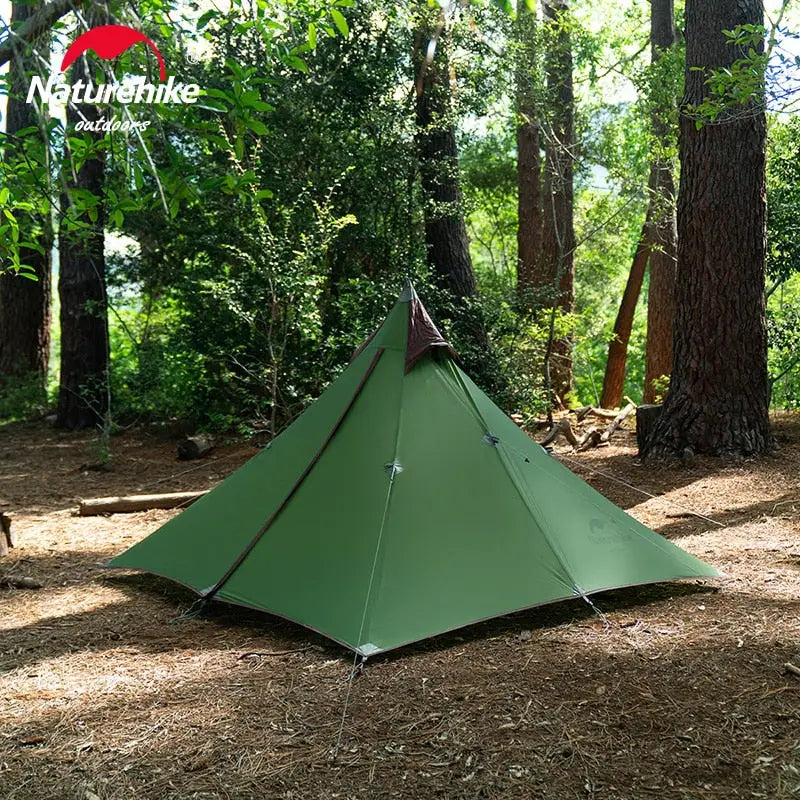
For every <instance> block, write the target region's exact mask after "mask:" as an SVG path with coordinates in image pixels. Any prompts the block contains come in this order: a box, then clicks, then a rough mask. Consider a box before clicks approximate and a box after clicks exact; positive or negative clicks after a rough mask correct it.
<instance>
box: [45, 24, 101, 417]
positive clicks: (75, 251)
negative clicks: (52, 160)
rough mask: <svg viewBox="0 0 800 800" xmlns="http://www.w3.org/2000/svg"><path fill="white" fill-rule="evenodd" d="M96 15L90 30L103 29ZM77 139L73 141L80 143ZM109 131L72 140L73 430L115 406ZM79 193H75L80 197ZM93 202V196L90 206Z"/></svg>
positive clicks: (67, 408) (65, 332)
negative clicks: (107, 239) (107, 244)
mask: <svg viewBox="0 0 800 800" xmlns="http://www.w3.org/2000/svg"><path fill="white" fill-rule="evenodd" d="M104 17H105V15H104V14H102V13H101V12H96V13H95V14H93V15H92V17H91V18H90V27H94V26H95V25H100V24H103V22H104V21H105V19H104ZM71 78H72V80H73V81H75V80H78V79H81V80H84V81H86V82H92V81H93V80H94V78H95V73H94V66H93V63H92V61H91V60H90V59H88V58H87V56H86V55H82V56H81V57H80V58H79V59H78V60H77V61H76V62H75V65H74V66H73V67H72V68H71ZM102 116H103V112H102V110H101V109H100V108H98V107H97V106H95V105H86V104H81V105H78V106H73V105H70V106H69V107H68V108H67V133H68V136H69V135H70V134H72V135H75V134H74V126H75V124H76V123H77V122H78V121H79V120H81V119H86V120H89V121H94V120H97V119H100V118H101V117H102ZM77 143H78V142H77V140H76V141H74V142H73V143H72V144H73V145H75V144H77ZM103 148H104V142H103V134H102V133H94V132H92V133H85V134H83V139H82V140H81V141H80V146H79V147H74V146H72V145H71V144H70V141H69V138H68V140H67V146H66V152H65V154H64V185H65V186H66V189H67V191H66V192H64V194H63V195H62V198H61V210H62V222H61V226H60V231H59V243H58V252H59V281H58V292H59V297H60V299H61V381H60V386H59V393H58V413H57V424H58V425H59V426H60V427H64V428H69V429H71V430H80V429H83V428H88V427H93V426H95V425H98V424H99V423H101V422H102V421H103V420H104V418H105V414H106V411H107V409H108V381H109V341H108V314H107V307H108V301H107V296H106V266H105V248H104V224H105V203H104V200H103V194H104V171H105V155H104V149H103ZM72 190H78V191H76V192H75V196H74V197H73V195H72ZM87 198H91V199H90V200H88V202H87Z"/></svg>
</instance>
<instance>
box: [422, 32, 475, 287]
mask: <svg viewBox="0 0 800 800" xmlns="http://www.w3.org/2000/svg"><path fill="white" fill-rule="evenodd" d="M417 35H418V44H417V48H416V49H417V52H419V53H421V54H422V56H423V59H422V60H421V61H419V62H418V72H417V84H416V88H417V133H416V139H417V148H418V151H419V164H420V174H421V178H422V190H423V193H424V195H425V201H426V203H425V242H426V244H427V248H428V264H429V265H430V266H431V268H432V270H433V272H434V274H435V276H436V278H437V280H438V282H439V283H440V285H441V286H442V287H444V288H446V289H448V290H449V291H450V293H451V294H452V295H453V296H454V297H456V298H458V299H463V298H465V297H472V296H473V295H474V294H475V291H476V286H475V273H474V272H473V270H472V259H471V257H470V253H469V237H468V235H467V226H466V223H465V222H464V211H463V204H462V197H461V185H460V181H459V175H458V148H457V146H456V132H455V125H454V122H453V119H452V110H451V98H450V83H449V81H450V76H449V69H448V64H447V58H446V53H445V52H444V49H445V45H446V33H445V31H444V29H443V28H442V29H440V30H439V32H438V35H437V34H436V33H435V30H433V31H432V30H431V29H430V28H428V27H425V28H424V29H423V30H421V31H419V32H418V34H417ZM431 41H434V42H436V44H435V46H436V54H435V56H434V57H433V58H432V59H430V60H429V61H427V60H425V58H424V57H425V55H426V54H428V53H429V52H430V51H429V43H430V42H431Z"/></svg>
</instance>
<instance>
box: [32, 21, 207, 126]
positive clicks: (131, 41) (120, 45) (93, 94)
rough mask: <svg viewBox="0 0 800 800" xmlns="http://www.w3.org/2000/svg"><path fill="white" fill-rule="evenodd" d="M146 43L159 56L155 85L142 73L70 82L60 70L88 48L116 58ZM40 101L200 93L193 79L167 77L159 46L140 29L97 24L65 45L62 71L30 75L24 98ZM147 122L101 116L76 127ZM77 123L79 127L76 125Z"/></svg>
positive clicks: (170, 98)
mask: <svg viewBox="0 0 800 800" xmlns="http://www.w3.org/2000/svg"><path fill="white" fill-rule="evenodd" d="M141 43H143V44H145V45H146V46H147V47H148V48H149V49H150V50H152V52H153V53H154V54H155V57H156V59H157V60H158V74H159V83H158V84H157V85H155V84H152V83H149V82H147V81H146V80H145V78H144V77H141V76H140V77H136V76H133V77H132V76H127V75H126V76H125V77H124V78H123V79H122V80H121V81H119V82H118V81H113V82H112V83H94V82H93V81H91V80H88V81H87V80H83V79H81V78H78V77H77V76H76V79H75V80H74V81H73V82H72V84H71V85H70V84H69V83H66V82H65V81H64V78H63V73H64V72H65V71H66V70H68V69H69V68H70V66H72V65H73V64H74V63H75V62H76V61H77V60H78V59H79V58H80V57H81V56H82V55H83V54H84V53H86V52H87V51H89V50H91V51H93V52H94V53H96V54H97V56H99V57H100V58H102V59H104V60H108V59H112V58H116V57H117V56H120V55H122V53H124V52H125V51H127V50H129V49H130V48H131V47H133V46H134V45H138V44H141ZM37 96H38V99H39V100H40V101H41V102H42V103H45V104H47V103H50V102H51V101H53V100H55V101H56V102H57V103H64V104H67V103H71V104H73V105H76V104H78V103H84V104H94V105H101V104H102V105H107V104H110V103H120V104H122V105H129V104H131V103H134V104H140V103H141V104H145V105H163V104H177V105H182V104H184V103H187V104H191V103H196V102H197V98H198V97H199V96H200V87H199V86H198V84H196V83H178V82H176V80H175V78H174V77H173V76H172V75H170V76H169V78H167V68H166V65H165V64H164V58H163V57H162V55H161V53H160V51H159V49H158V48H157V47H156V45H155V44H154V43H153V41H152V40H151V39H149V38H148V37H147V36H145V35H144V34H143V33H141V32H140V31H137V30H134V29H133V28H129V27H128V26H127V25H100V26H99V27H97V28H92V29H91V30H88V31H86V33H84V34H82V35H81V36H79V37H78V38H77V39H76V40H75V41H74V42H73V43H72V44H71V45H70V46H69V48H68V49H67V52H66V53H65V54H64V58H63V60H62V61H61V74H58V73H56V74H51V75H50V77H49V78H48V80H47V83H44V81H43V80H42V79H41V78H40V77H39V76H38V75H34V76H33V77H32V78H31V83H30V86H29V87H28V96H27V101H28V102H29V103H33V102H34V99H35V98H36V97H37ZM149 124H150V123H149V122H141V123H131V122H129V121H127V120H126V121H125V122H120V121H119V120H117V121H113V122H112V121H107V120H104V119H101V120H94V121H88V120H87V121H86V122H85V123H84V124H81V123H78V124H77V125H76V128H77V129H79V130H96V131H99V130H103V131H109V130H119V129H120V128H122V129H129V128H131V127H137V128H146V127H148V125H149ZM79 126H80V127H79Z"/></svg>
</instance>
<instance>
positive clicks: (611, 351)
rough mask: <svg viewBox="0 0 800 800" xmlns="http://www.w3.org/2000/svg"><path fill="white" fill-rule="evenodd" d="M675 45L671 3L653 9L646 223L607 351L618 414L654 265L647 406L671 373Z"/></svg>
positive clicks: (658, 0) (606, 396)
mask: <svg viewBox="0 0 800 800" xmlns="http://www.w3.org/2000/svg"><path fill="white" fill-rule="evenodd" d="M674 43H675V21H674V11H673V0H652V2H651V4H650V52H651V61H650V63H651V67H650V72H649V81H648V84H649V85H648V95H649V96H648V103H649V105H650V107H651V112H650V136H651V145H650V153H651V156H650V174H649V178H648V182H647V190H648V203H647V213H646V216H645V223H644V227H643V229H642V234H641V236H640V238H639V243H638V244H637V247H636V252H635V254H634V257H633V263H632V264H631V271H630V274H629V276H628V281H627V283H626V286H625V292H624V294H623V296H622V302H621V303H620V308H619V313H618V314H617V319H616V321H615V323H614V336H613V338H612V340H611V341H610V342H609V345H608V360H607V361H606V373H605V378H604V379H603V395H602V399H601V404H602V405H603V406H605V407H607V408H616V407H617V406H618V405H619V404H620V401H621V400H622V391H623V384H624V382H625V367H626V363H627V355H628V341H629V339H630V335H631V329H632V327H633V317H634V313H635V311H636V304H637V301H638V299H639V293H640V291H641V288H642V283H643V280H644V275H645V272H646V269H647V266H648V262H649V265H650V281H649V284H648V294H647V345H646V352H645V386H644V401H645V402H646V403H652V402H653V401H654V400H655V398H656V394H657V391H658V389H657V384H656V381H658V379H659V378H662V376H664V375H669V373H670V370H671V368H672V319H673V316H674V309H675V301H674V289H675V260H676V248H677V235H678V233H677V227H676V218H675V182H674V179H673V171H674V164H673V157H672V152H673V150H674V142H673V140H674V131H673V126H674V123H673V120H672V117H673V112H674V108H675V100H676V94H675V86H674V80H673V73H674V69H673V65H672V64H671V63H670V62H667V63H664V61H663V60H662V56H663V55H664V54H665V53H666V52H668V51H669V49H670V48H671V47H672V46H673V45H674Z"/></svg>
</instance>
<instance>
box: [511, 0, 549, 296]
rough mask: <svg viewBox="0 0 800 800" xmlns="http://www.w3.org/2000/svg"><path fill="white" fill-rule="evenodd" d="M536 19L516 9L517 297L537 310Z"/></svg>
mask: <svg viewBox="0 0 800 800" xmlns="http://www.w3.org/2000/svg"><path fill="white" fill-rule="evenodd" d="M535 36H536V16H535V14H534V13H533V12H532V11H531V10H530V9H529V8H528V6H527V3H525V2H524V0H523V1H522V2H520V3H519V4H518V9H517V32H516V38H517V65H516V84H517V85H516V89H517V98H516V101H517V295H518V296H519V299H520V302H521V303H522V305H523V307H525V308H528V309H533V308H536V307H538V306H540V304H541V303H540V301H541V298H540V296H539V295H540V293H541V287H542V284H543V283H544V282H546V280H545V281H543V279H542V276H541V275H540V274H539V266H540V264H541V250H542V151H541V147H542V143H541V131H540V124H539V117H538V114H539V109H538V107H537V85H538V75H537V59H536V41H535Z"/></svg>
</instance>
